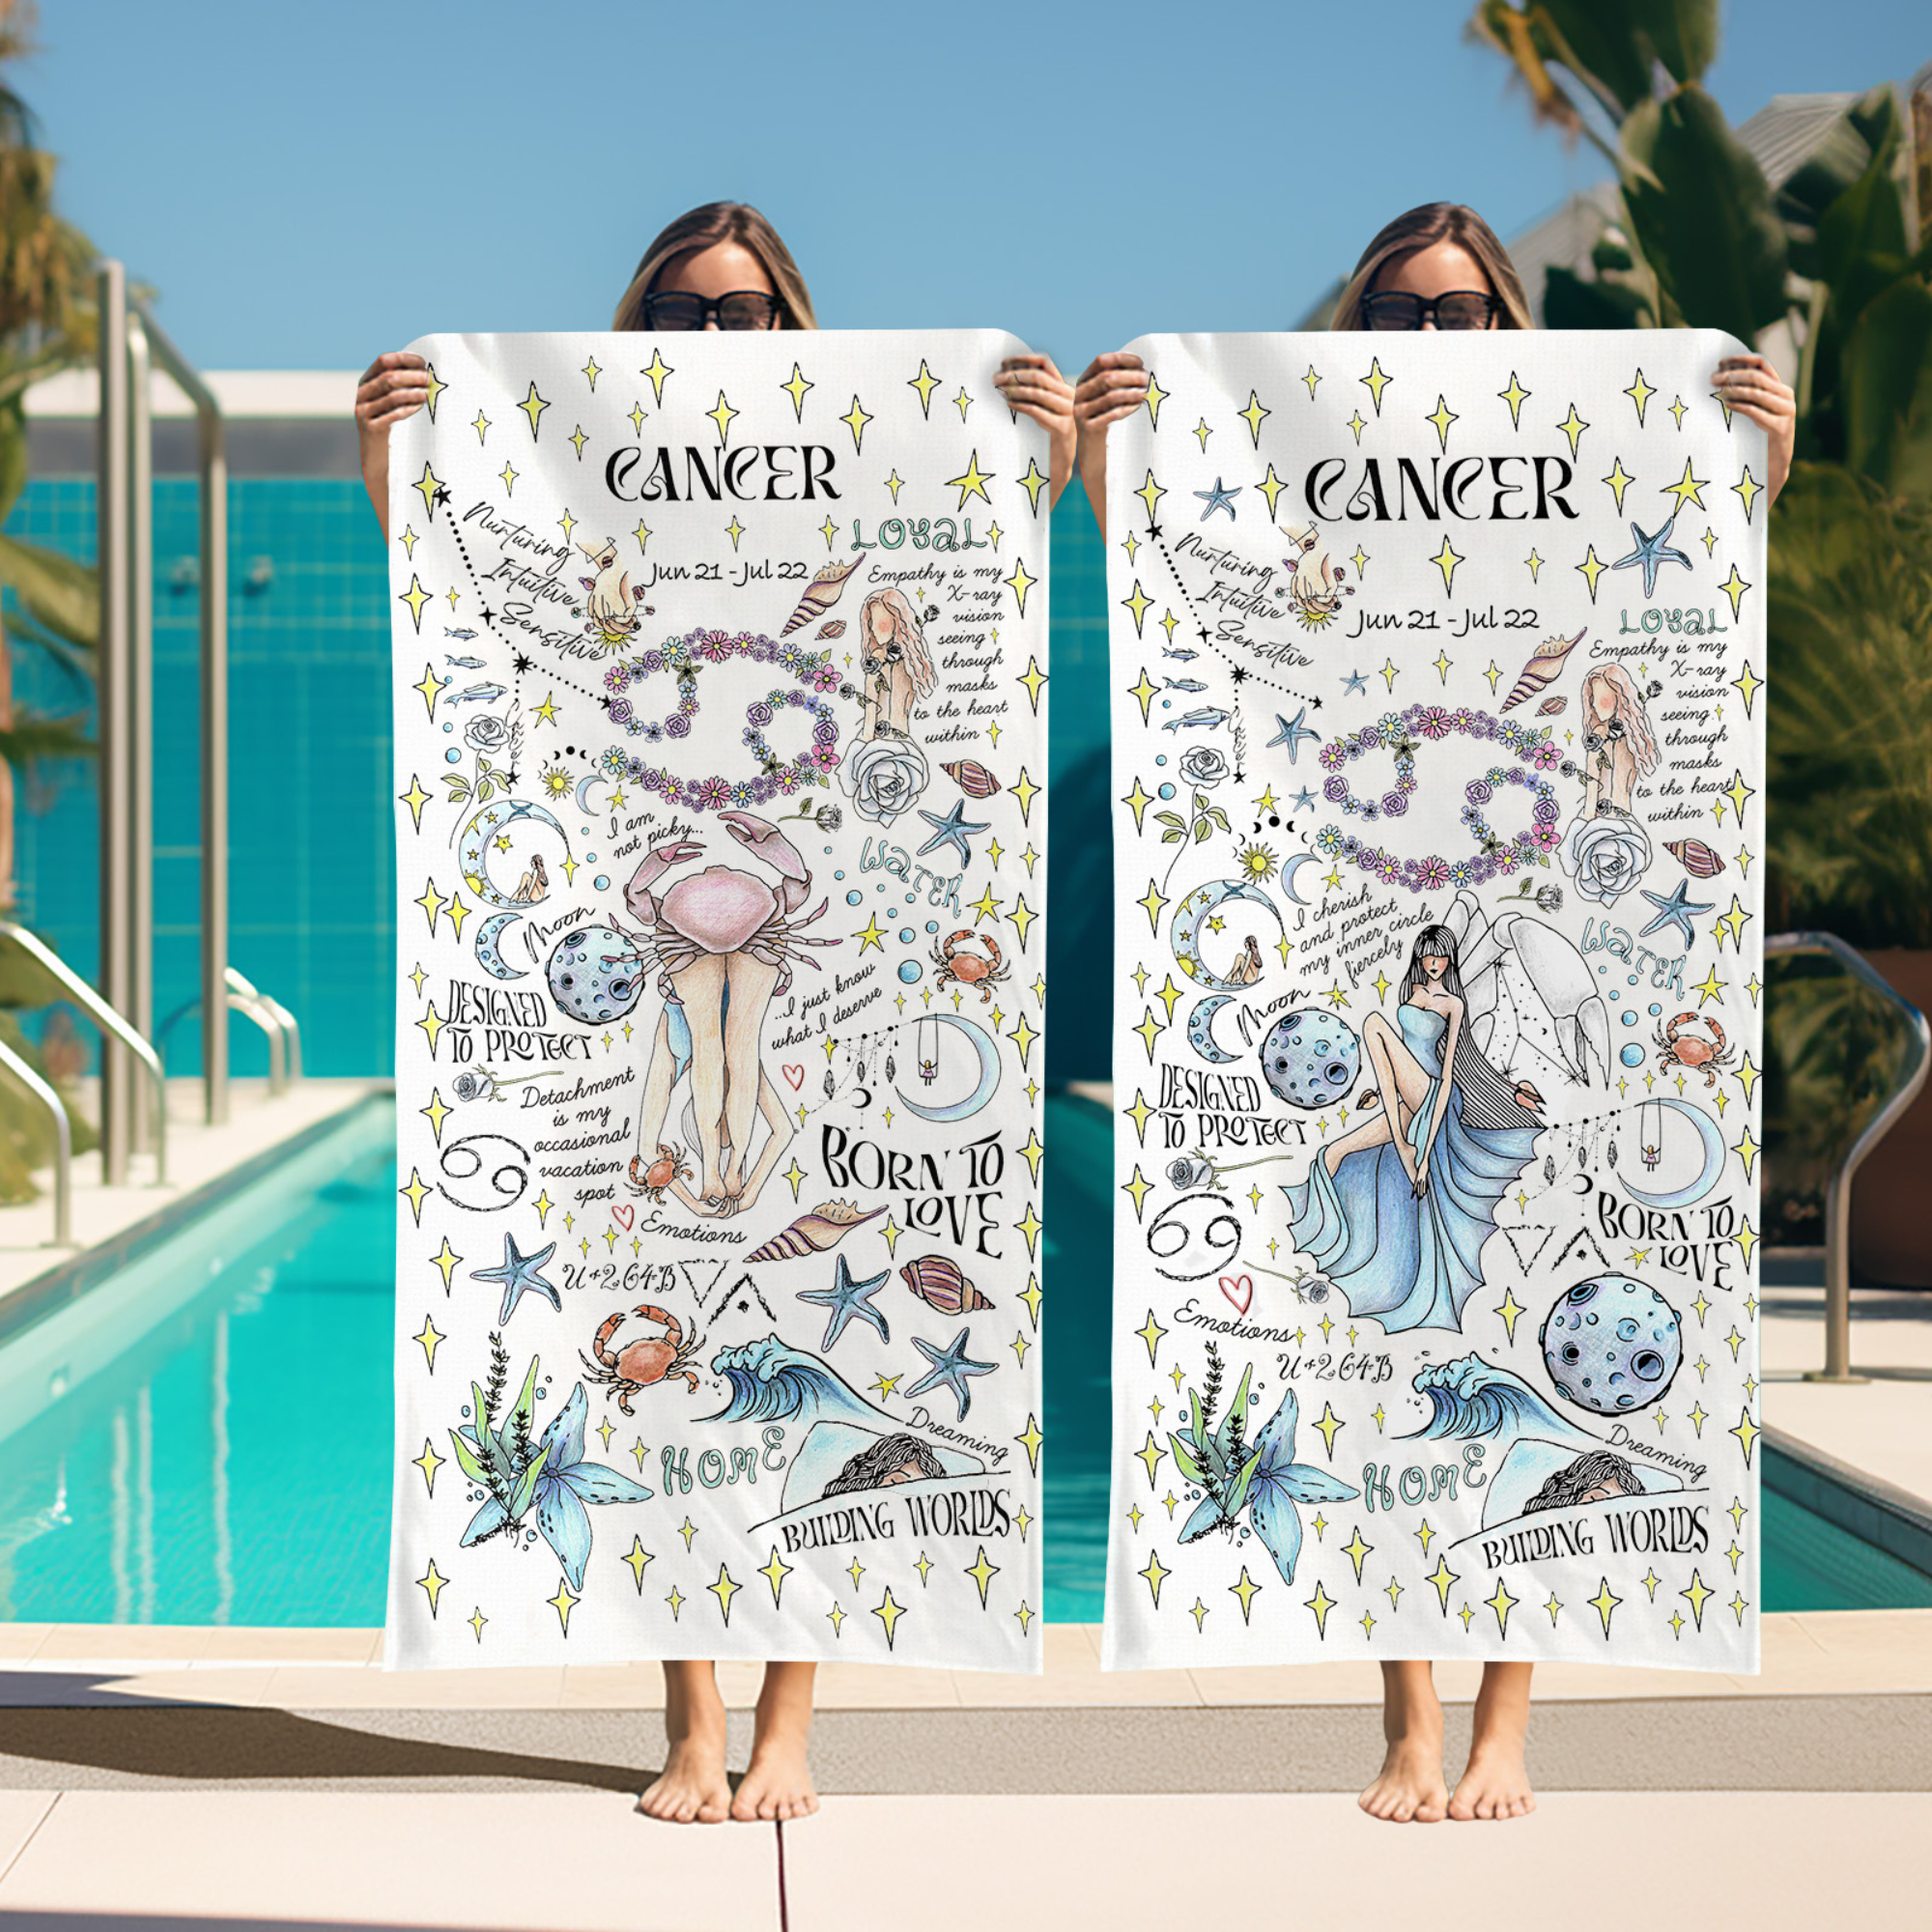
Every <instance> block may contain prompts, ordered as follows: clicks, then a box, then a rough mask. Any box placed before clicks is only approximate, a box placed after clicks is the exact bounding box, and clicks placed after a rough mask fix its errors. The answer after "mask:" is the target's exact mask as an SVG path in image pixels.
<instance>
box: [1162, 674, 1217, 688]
mask: <svg viewBox="0 0 1932 1932" xmlns="http://www.w3.org/2000/svg"><path fill="white" fill-rule="evenodd" d="M1167 688H1168V690H1170V691H1206V690H1207V689H1208V687H1207V686H1206V685H1205V684H1203V683H1202V682H1201V680H1200V679H1199V678H1198V677H1171V678H1169V679H1168V680H1167Z"/></svg>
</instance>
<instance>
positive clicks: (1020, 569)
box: [1000, 556, 1039, 617]
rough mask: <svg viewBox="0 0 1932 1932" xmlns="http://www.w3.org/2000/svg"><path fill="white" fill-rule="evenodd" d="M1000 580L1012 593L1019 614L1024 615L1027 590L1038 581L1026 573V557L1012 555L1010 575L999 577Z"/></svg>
mask: <svg viewBox="0 0 1932 1932" xmlns="http://www.w3.org/2000/svg"><path fill="white" fill-rule="evenodd" d="M1000 582H1002V583H1004V584H1005V585H1006V586H1007V588H1008V589H1009V590H1010V591H1011V592H1012V593H1013V597H1014V599H1015V601H1016V602H1017V603H1018V605H1019V607H1020V615H1021V616H1022V617H1024V616H1025V615H1026V600H1027V592H1028V591H1029V590H1031V589H1032V588H1033V586H1034V585H1035V584H1036V583H1037V582H1039V579H1038V578H1037V577H1029V576H1028V575H1027V567H1026V558H1025V557H1023V556H1016V557H1014V559H1013V574H1012V575H1011V576H1010V577H1003V578H1001V579H1000Z"/></svg>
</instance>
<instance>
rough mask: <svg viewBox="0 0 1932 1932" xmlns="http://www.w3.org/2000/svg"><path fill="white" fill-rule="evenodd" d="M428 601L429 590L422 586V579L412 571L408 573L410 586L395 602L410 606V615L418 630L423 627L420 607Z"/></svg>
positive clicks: (429, 599)
mask: <svg viewBox="0 0 1932 1932" xmlns="http://www.w3.org/2000/svg"><path fill="white" fill-rule="evenodd" d="M430 601H431V598H430V594H429V592H428V591H427V590H425V589H424V588H423V587H422V579H421V578H419V577H418V576H416V574H415V573H414V572H413V571H412V572H411V573H410V587H409V588H408V589H407V590H405V591H404V592H403V593H402V595H401V596H399V597H398V598H397V599H396V602H397V603H398V604H407V605H408V606H409V607H410V616H411V618H412V620H413V622H414V624H415V627H416V630H417V631H418V632H420V631H421V630H422V627H423V610H422V607H423V606H424V605H425V604H427V603H429V602H430Z"/></svg>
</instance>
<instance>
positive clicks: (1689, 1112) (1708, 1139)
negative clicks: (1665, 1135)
mask: <svg viewBox="0 0 1932 1932" xmlns="http://www.w3.org/2000/svg"><path fill="white" fill-rule="evenodd" d="M1644 1105H1645V1106H1647V1107H1668V1108H1669V1109H1670V1110H1671V1112H1672V1113H1676V1114H1682V1115H1683V1116H1684V1118H1685V1119H1686V1120H1687V1121H1689V1122H1690V1123H1691V1125H1692V1126H1694V1127H1695V1128H1696V1129H1697V1138H1698V1139H1699V1140H1700V1141H1701V1142H1702V1143H1703V1148H1704V1165H1703V1168H1702V1169H1701V1171H1700V1172H1699V1173H1698V1175H1697V1176H1696V1178H1695V1179H1692V1180H1688V1181H1686V1182H1685V1183H1684V1185H1683V1186H1682V1187H1679V1188H1676V1189H1674V1190H1673V1191H1672V1192H1670V1193H1668V1194H1652V1193H1650V1192H1648V1191H1647V1190H1646V1189H1644V1188H1641V1187H1639V1186H1637V1185H1636V1183H1635V1182H1634V1181H1632V1180H1628V1179H1625V1178H1624V1176H1623V1175H1621V1174H1619V1175H1618V1176H1617V1179H1618V1181H1619V1182H1620V1183H1621V1185H1622V1187H1623V1190H1624V1192H1625V1193H1626V1194H1628V1195H1629V1196H1630V1198H1631V1199H1632V1200H1633V1201H1638V1202H1641V1203H1642V1204H1643V1205H1644V1207H1646V1208H1689V1207H1690V1205H1691V1203H1692V1202H1695V1201H1701V1200H1703V1198H1704V1197H1705V1195H1707V1194H1708V1193H1710V1191H1711V1190H1712V1188H1714V1187H1715V1186H1717V1184H1718V1179H1719V1176H1720V1175H1721V1174H1722V1173H1723V1171H1724V1137H1723V1135H1722V1134H1720V1133H1719V1131H1718V1123H1717V1122H1716V1121H1714V1120H1712V1118H1711V1117H1710V1115H1709V1114H1706V1113H1704V1112H1702V1111H1701V1110H1699V1109H1698V1108H1696V1107H1693V1106H1691V1104H1690V1102H1689V1101H1688V1100H1664V1099H1658V1098H1655V1097H1653V1098H1651V1099H1649V1100H1646V1101H1645V1102H1644Z"/></svg>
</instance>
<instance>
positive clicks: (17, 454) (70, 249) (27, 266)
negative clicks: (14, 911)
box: [0, 0, 99, 907]
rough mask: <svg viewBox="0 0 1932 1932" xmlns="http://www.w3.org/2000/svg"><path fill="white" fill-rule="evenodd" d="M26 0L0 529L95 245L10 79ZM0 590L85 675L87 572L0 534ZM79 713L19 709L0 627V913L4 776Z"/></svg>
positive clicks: (69, 349)
mask: <svg viewBox="0 0 1932 1932" xmlns="http://www.w3.org/2000/svg"><path fill="white" fill-rule="evenodd" d="M34 26H35V9H34V7H33V5H32V0H0V523H4V521H5V520H6V518H7V517H8V516H9V515H10V514H11V513H12V511H13V508H14V503H15V501H17V499H18V497H19V495H20V492H21V490H22V488H24V486H25V484H26V481H27V425H26V415H25V401H26V393H27V391H28V389H30V388H31V387H32V386H33V385H34V384H36V383H38V382H40V381H42V380H43V378H45V377H47V376H51V375H53V374H55V373H56V372H57V371H58V370H61V369H66V368H70V367H71V366H73V365H74V364H76V363H80V362H85V361H87V360H89V359H90V358H91V357H92V355H94V347H95V317H94V313H93V307H92V296H93V289H92V274H91V268H92V263H93V260H94V248H93V245H92V244H91V243H90V242H89V241H88V240H87V238H86V237H85V236H84V235H82V234H81V233H80V231H79V230H78V229H77V228H75V227H74V226H73V225H72V224H71V223H70V222H68V221H65V220H63V219H62V217H61V216H60V215H59V214H58V213H55V210H54V199H53V185H54V170H55V166H56V163H55V160H54V157H53V156H51V155H49V154H47V153H46V152H45V151H44V150H43V148H42V147H41V146H40V145H39V142H38V139H37V129H36V128H35V125H34V118H33V115H32V114H31V112H30V111H29V109H28V107H27V104H26V102H25V101H24V100H22V99H20V97H19V95H18V94H17V93H16V92H15V91H14V88H13V86H12V85H11V84H10V81H9V79H8V73H9V70H10V64H11V63H14V62H16V61H18V60H20V59H22V58H23V57H24V56H26V55H27V54H28V53H30V52H31V51H32V50H33V32H34ZM0 585H4V586H5V587H6V588H7V589H10V590H12V591H13V593H14V605H15V610H14V627H15V630H16V633H17V635H18V637H19V638H20V639H23V640H28V641H31V642H33V643H35V644H37V645H38V646H39V647H40V648H42V649H43V650H44V651H46V652H47V653H49V654H50V655H51V656H52V657H53V658H54V659H55V660H56V661H57V662H58V663H59V664H61V665H62V666H63V667H64V668H66V669H68V670H69V671H70V672H71V673H73V674H74V676H75V677H76V679H77V680H80V681H82V682H85V681H87V680H90V679H91V677H92V674H93V651H94V647H95V643H96V641H97V638H98V635H99V603H98V594H97V590H96V582H95V574H94V572H93V571H92V570H90V569H88V568H86V567H85V566H84V565H82V564H78V563H75V562H74V561H73V560H72V559H71V558H70V557H65V556H61V555H59V554H56V553H55V552H52V551H48V550H43V549H42V548H41V547H40V546H39V545H36V544H28V543H22V542H20V541H19V540H18V539H17V538H14V537H10V536H6V535H0ZM92 749H93V748H92V745H91V744H90V742H89V740H88V738H87V736H86V734H85V732H84V730H83V728H82V725H81V723H80V720H79V718H78V717H77V716H67V717H48V716H44V715H40V714H35V713H30V712H27V711H25V710H23V709H22V708H21V707H20V706H18V705H17V704H16V703H15V702H14V647H13V639H10V637H9V635H8V631H7V627H6V623H5V621H4V620H0V907H4V906H10V905H12V903H13V901H14V810H15V787H14V769H15V767H16V766H17V767H20V768H22V769H26V768H30V767H31V766H32V765H33V764H34V763H35V761H37V760H39V759H41V758H49V757H72V756H76V755H84V754H86V753H89V752H90V751H91V750H92Z"/></svg>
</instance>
